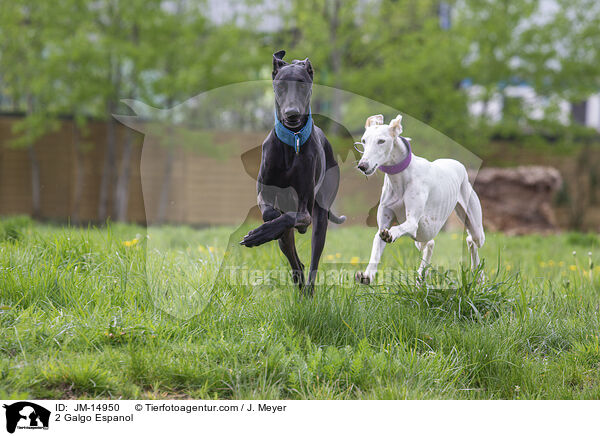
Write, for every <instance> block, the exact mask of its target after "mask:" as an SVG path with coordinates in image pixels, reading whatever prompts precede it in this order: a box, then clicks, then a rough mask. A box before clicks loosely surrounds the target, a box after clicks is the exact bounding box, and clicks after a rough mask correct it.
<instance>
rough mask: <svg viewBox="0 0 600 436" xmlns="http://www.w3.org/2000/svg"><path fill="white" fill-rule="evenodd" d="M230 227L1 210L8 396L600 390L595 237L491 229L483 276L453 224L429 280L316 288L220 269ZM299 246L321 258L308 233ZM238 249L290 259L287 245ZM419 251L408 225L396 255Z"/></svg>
mask: <svg viewBox="0 0 600 436" xmlns="http://www.w3.org/2000/svg"><path fill="white" fill-rule="evenodd" d="M243 230H245V229H242V230H239V231H238V232H237V235H236V237H238V236H239V234H240V233H243ZM233 231H234V229H232V228H216V229H205V230H194V229H190V228H184V227H163V228H156V229H151V230H150V231H149V235H150V238H147V237H146V229H144V228H141V227H135V226H128V225H113V226H111V227H110V228H108V229H92V228H90V229H76V228H67V227H61V226H53V225H45V224H36V223H32V222H31V221H29V220H27V219H22V218H21V219H15V218H13V219H5V220H0V397H3V398H5V397H10V398H14V399H17V398H228V399H259V398H260V399H279V398H284V399H312V398H320V399H355V398H371V399H375V398H378V399H392V398H412V399H421V398H423V399H425V398H427V399H450V398H456V399H501V398H505V399H513V398H522V399H568V398H596V399H597V398H600V371H599V370H598V369H599V364H600V338H599V331H598V330H599V319H598V307H599V304H600V299H599V295H600V280H599V279H600V270H599V269H598V267H594V266H593V265H591V267H590V258H589V257H588V251H592V252H593V253H594V254H593V255H592V258H597V255H598V251H599V249H598V238H597V237H595V236H594V235H579V234H564V235H556V236H527V237H505V236H503V235H500V234H489V235H488V239H487V242H486V245H485V246H484V248H483V249H482V250H481V255H482V258H483V259H484V260H485V266H484V271H485V276H486V280H485V281H484V282H482V283H479V282H478V281H477V277H476V276H474V275H473V274H471V273H470V272H467V271H466V270H465V268H464V266H463V265H464V264H465V262H466V256H465V254H466V253H464V250H463V248H462V247H463V245H464V242H463V235H462V234H456V233H443V234H441V235H440V236H439V238H438V239H437V241H436V242H437V244H436V251H435V253H434V257H433V262H434V264H435V266H436V268H435V269H434V270H432V271H431V273H430V276H429V278H428V280H427V283H426V285H425V286H416V285H415V284H414V282H413V280H412V278H411V276H410V275H407V274H404V275H402V276H396V277H395V278H394V279H393V280H389V281H388V282H385V281H384V282H382V281H381V280H380V281H379V282H378V283H376V284H375V285H374V286H371V287H359V286H357V285H349V286H341V285H336V284H332V283H331V282H327V283H325V284H322V285H320V286H318V287H317V289H316V293H315V297H314V298H313V299H306V298H304V299H302V298H300V297H299V293H298V291H297V290H296V289H295V288H293V287H292V286H290V285H288V284H287V283H286V281H285V280H282V279H281V278H279V279H277V278H274V279H268V280H267V281H266V282H265V283H263V284H258V285H256V286H249V285H241V286H240V285H234V284H232V283H231V282H230V281H228V280H225V279H223V277H222V276H217V274H218V271H219V262H218V259H219V257H220V256H219V255H220V254H222V253H223V252H224V251H225V249H226V247H227V241H228V238H229V235H230V234H231V233H232V232H233ZM373 234H374V231H373V229H364V228H344V226H341V227H340V228H339V229H334V230H331V231H330V233H329V235H328V239H327V244H326V247H325V254H324V271H325V270H326V269H327V268H328V265H327V263H329V264H330V265H329V269H332V265H331V263H334V265H333V270H334V271H335V270H339V269H342V268H346V269H349V270H352V271H354V270H356V269H358V268H359V267H360V266H359V265H354V264H356V263H357V262H359V263H360V262H364V261H365V260H366V259H368V256H369V251H370V246H371V241H372V237H373ZM134 238H137V241H136V240H134ZM234 240H235V238H234ZM127 241H129V242H127ZM132 241H133V242H132ZM210 247H213V248H210ZM298 247H299V251H300V255H301V257H302V258H303V259H304V260H306V259H308V255H309V249H310V235H308V234H307V235H303V236H301V237H300V238H299V241H298ZM230 250H232V253H230V257H229V259H230V260H229V262H230V263H231V264H233V265H242V266H244V267H245V268H247V269H248V270H253V269H254V268H261V269H277V268H286V269H287V265H286V263H285V260H284V258H283V256H282V255H281V254H280V253H279V251H278V248H277V246H276V244H274V243H271V244H268V245H267V246H264V247H260V248H257V249H252V250H250V249H245V248H241V247H240V248H235V249H234V248H230ZM573 251H576V254H575V255H573ZM418 254H419V253H418V251H417V250H416V249H415V247H414V245H413V244H412V241H410V240H401V241H398V242H396V243H394V244H393V245H392V246H389V247H388V251H387V252H386V253H385V255H384V265H383V267H384V269H387V270H400V271H402V272H410V271H413V270H414V269H415V268H416V266H417V264H418V261H419V259H418ZM353 258H354V259H353ZM335 262H339V263H338V264H337V265H335ZM305 263H306V262H305ZM147 271H153V272H154V273H155V274H153V275H152V277H150V278H148V277H147V275H146V272H147ZM590 271H591V272H590ZM222 273H223V270H221V274H222ZM207 277H208V278H215V277H216V278H217V281H216V286H214V287H212V286H210V283H209V284H207V283H206V278H207Z"/></svg>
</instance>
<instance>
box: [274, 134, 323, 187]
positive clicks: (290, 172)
mask: <svg viewBox="0 0 600 436" xmlns="http://www.w3.org/2000/svg"><path fill="white" fill-rule="evenodd" d="M308 144H309V143H308V141H307V143H305V144H304V145H305V146H306V145H308ZM314 146H315V144H310V145H309V146H306V147H304V146H303V147H301V148H300V151H299V152H298V153H296V152H295V150H294V149H293V148H292V147H289V146H288V145H286V144H283V143H281V142H279V143H275V144H271V146H270V147H269V150H267V155H268V157H269V158H268V160H266V161H265V164H266V165H265V168H264V169H265V172H264V174H263V177H264V179H265V180H264V182H265V183H267V184H269V182H270V183H271V184H274V185H276V186H280V187H286V186H296V185H298V184H306V181H307V179H308V180H310V179H311V178H312V179H314V176H315V173H316V170H317V168H315V165H316V164H317V160H316V159H315V157H314V155H315V153H314Z"/></svg>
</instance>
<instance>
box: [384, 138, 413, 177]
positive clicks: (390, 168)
mask: <svg viewBox="0 0 600 436" xmlns="http://www.w3.org/2000/svg"><path fill="white" fill-rule="evenodd" d="M400 139H401V140H402V142H404V145H406V147H407V148H408V153H407V154H406V157H405V158H404V159H402V160H401V161H400V162H398V163H397V164H394V165H379V166H378V167H377V169H378V170H380V171H382V172H384V173H386V174H398V173H400V172H402V171H404V170H405V169H406V168H408V166H409V165H410V161H411V160H412V150H411V148H410V141H409V140H407V139H406V138H403V137H402V136H401V137H400Z"/></svg>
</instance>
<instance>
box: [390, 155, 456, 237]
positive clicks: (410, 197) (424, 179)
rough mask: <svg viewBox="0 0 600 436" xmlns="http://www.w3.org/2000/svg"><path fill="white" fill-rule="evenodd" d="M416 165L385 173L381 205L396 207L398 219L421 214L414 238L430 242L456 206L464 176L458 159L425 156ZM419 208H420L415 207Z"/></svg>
mask: <svg viewBox="0 0 600 436" xmlns="http://www.w3.org/2000/svg"><path fill="white" fill-rule="evenodd" d="M416 159H418V158H415V160H416ZM454 162H455V163H454ZM413 164H414V167H413V168H411V170H410V171H408V170H407V171H406V172H403V173H399V174H395V175H386V177H385V179H384V184H383V190H382V195H381V204H382V205H384V206H385V207H387V208H389V209H391V210H393V211H394V214H395V215H396V219H397V220H398V221H399V222H403V221H406V220H408V219H409V218H410V215H411V213H412V214H416V215H418V217H419V218H418V227H417V232H416V238H415V239H416V240H417V241H420V242H427V241H429V240H431V239H433V238H434V237H435V235H437V234H438V233H439V231H440V230H441V229H442V227H443V226H444V224H445V223H446V221H447V220H448V217H449V216H450V214H451V213H452V211H453V210H454V208H455V207H456V203H457V201H458V196H459V192H460V184H461V181H462V178H463V177H462V176H461V174H460V171H461V170H460V167H459V166H457V165H456V164H458V162H456V161H452V160H448V159H440V160H437V161H435V162H428V161H426V160H424V159H423V160H422V161H417V162H414V163H413ZM458 165H460V164H458ZM463 171H464V170H463ZM417 208H419V209H420V210H414V209H417Z"/></svg>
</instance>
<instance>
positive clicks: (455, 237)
mask: <svg viewBox="0 0 600 436" xmlns="http://www.w3.org/2000/svg"><path fill="white" fill-rule="evenodd" d="M450 238H452V239H453V240H457V239H458V233H452V234H451V235H450Z"/></svg>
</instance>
